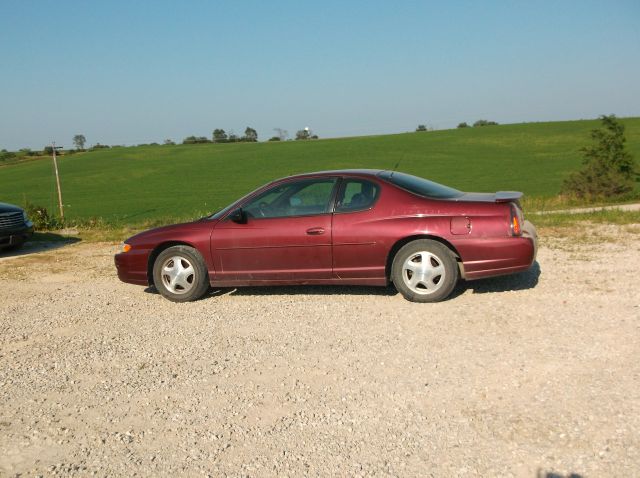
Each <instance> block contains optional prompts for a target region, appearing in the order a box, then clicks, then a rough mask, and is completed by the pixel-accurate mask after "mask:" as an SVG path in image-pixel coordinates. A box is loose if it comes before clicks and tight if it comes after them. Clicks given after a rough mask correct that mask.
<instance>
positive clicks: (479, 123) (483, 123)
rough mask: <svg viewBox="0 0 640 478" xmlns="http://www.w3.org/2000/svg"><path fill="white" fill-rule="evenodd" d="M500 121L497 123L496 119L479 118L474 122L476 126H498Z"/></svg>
mask: <svg viewBox="0 0 640 478" xmlns="http://www.w3.org/2000/svg"><path fill="white" fill-rule="evenodd" d="M497 124H498V123H496V122H495V121H488V120H483V119H481V120H478V121H476V122H475V123H473V126H474V127H477V126H496V125H497Z"/></svg>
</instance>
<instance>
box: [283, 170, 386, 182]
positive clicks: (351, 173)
mask: <svg viewBox="0 0 640 478" xmlns="http://www.w3.org/2000/svg"><path fill="white" fill-rule="evenodd" d="M382 171H384V169H331V170H327V171H315V172H312V173H302V174H293V175H291V176H287V177H284V178H280V179H277V180H276V181H274V182H277V181H282V180H284V179H293V178H305V177H318V176H377V175H378V174H379V173H381V172H382Z"/></svg>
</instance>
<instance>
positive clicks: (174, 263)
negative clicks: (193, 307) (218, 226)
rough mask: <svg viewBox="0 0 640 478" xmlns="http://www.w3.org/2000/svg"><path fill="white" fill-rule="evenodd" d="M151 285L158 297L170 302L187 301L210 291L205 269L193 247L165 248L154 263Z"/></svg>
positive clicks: (196, 298) (199, 255)
mask: <svg viewBox="0 0 640 478" xmlns="http://www.w3.org/2000/svg"><path fill="white" fill-rule="evenodd" d="M153 282H154V285H155V286H156V289H157V290H158V292H160V294H162V295H163V296H164V297H166V298H167V299H169V300H170V301H172V302H190V301H193V300H198V299H200V298H202V297H203V296H204V295H205V294H206V293H207V291H208V290H209V276H208V274H207V266H206V265H205V262H204V259H203V258H202V255H201V254H200V253H199V252H198V251H197V250H196V249H194V248H193V247H189V246H173V247H169V248H167V249H165V250H164V251H162V252H161V253H160V254H158V257H157V258H156V261H155V262H154V264H153Z"/></svg>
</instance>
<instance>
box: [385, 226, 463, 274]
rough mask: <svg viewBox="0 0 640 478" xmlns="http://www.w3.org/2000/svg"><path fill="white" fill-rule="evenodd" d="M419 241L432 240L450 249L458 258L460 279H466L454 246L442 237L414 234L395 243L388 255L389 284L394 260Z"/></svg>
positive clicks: (386, 269) (387, 272)
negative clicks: (403, 248)
mask: <svg viewBox="0 0 640 478" xmlns="http://www.w3.org/2000/svg"><path fill="white" fill-rule="evenodd" d="M419 239H430V240H432V241H436V242H439V243H440V244H442V245H443V246H445V247H446V248H447V249H449V250H450V251H451V252H452V253H453V255H454V257H455V258H456V262H457V263H458V269H459V270H460V277H461V278H463V279H464V277H465V273H464V267H463V265H462V258H461V257H460V253H459V252H458V250H457V249H456V248H455V246H454V245H453V244H451V243H450V242H449V241H447V240H446V239H443V238H442V237H440V236H434V235H431V234H414V235H412V236H407V237H403V238H402V239H399V240H398V241H396V242H395V244H394V245H393V246H392V247H391V249H390V250H389V254H388V255H387V263H386V266H385V275H386V277H387V280H388V281H389V282H391V266H392V265H393V260H394V259H395V257H396V254H397V253H398V251H399V250H400V249H401V248H402V247H403V246H404V245H406V244H409V243H410V242H413V241H416V240H419Z"/></svg>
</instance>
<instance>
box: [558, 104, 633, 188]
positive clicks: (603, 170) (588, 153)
mask: <svg viewBox="0 0 640 478" xmlns="http://www.w3.org/2000/svg"><path fill="white" fill-rule="evenodd" d="M600 119H601V120H602V126H603V128H602V129H594V130H592V131H591V139H593V140H594V141H595V142H596V143H595V144H594V145H592V146H587V147H585V148H582V149H581V151H582V153H583V154H584V159H583V165H584V166H583V168H582V169H581V170H580V171H576V172H574V173H573V174H571V175H570V176H569V177H568V178H567V179H566V180H565V182H564V184H563V187H562V192H563V193H564V194H568V195H572V196H576V197H578V198H584V199H598V198H602V197H604V198H611V197H619V196H624V195H627V194H629V193H631V192H632V191H633V189H634V181H636V180H637V179H638V171H637V170H636V165H635V162H634V159H633V156H631V153H629V151H627V150H626V149H625V144H624V143H625V142H626V138H625V137H624V125H622V124H620V123H619V122H618V120H617V119H616V117H615V115H611V116H601V117H600Z"/></svg>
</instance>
